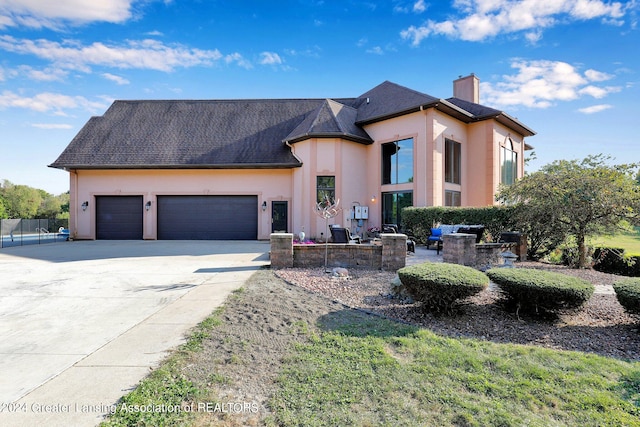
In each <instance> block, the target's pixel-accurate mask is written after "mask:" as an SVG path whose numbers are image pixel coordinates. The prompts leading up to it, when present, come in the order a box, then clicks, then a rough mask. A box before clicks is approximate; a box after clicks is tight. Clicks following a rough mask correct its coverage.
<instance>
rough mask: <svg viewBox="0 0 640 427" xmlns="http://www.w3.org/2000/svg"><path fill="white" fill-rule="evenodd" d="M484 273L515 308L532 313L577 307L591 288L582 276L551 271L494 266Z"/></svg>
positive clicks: (589, 296)
mask: <svg viewBox="0 0 640 427" xmlns="http://www.w3.org/2000/svg"><path fill="white" fill-rule="evenodd" d="M486 273H487V275H488V276H489V278H490V279H491V280H492V281H493V282H494V283H496V284H497V285H498V286H500V290H501V291H502V292H503V293H504V294H505V296H506V297H507V300H508V301H510V302H512V303H513V304H514V305H515V307H517V310H525V311H528V312H533V313H539V312H541V311H542V312H546V311H551V312H553V311H556V310H560V309H572V308H579V307H581V306H582V305H583V304H585V303H586V302H587V301H588V300H589V298H591V295H593V291H594V286H593V285H592V284H591V283H589V282H588V281H586V280H583V279H579V278H577V277H572V276H567V275H566V274H561V273H554V272H551V271H544V270H536V269H532V268H494V269H491V270H488V271H487V272H486Z"/></svg>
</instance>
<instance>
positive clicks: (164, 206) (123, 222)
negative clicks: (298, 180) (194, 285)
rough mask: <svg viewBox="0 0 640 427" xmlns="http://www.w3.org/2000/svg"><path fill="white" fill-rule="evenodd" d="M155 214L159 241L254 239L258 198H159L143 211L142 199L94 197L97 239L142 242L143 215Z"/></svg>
mask: <svg viewBox="0 0 640 427" xmlns="http://www.w3.org/2000/svg"><path fill="white" fill-rule="evenodd" d="M154 214H155V215H156V218H157V227H158V239H160V240H256V239H257V238H258V197H257V196H158V197H157V203H156V204H155V206H153V207H152V209H151V211H149V212H144V206H143V199H142V196H99V197H96V238H97V239H110V240H125V239H142V233H143V230H142V221H143V217H144V215H154Z"/></svg>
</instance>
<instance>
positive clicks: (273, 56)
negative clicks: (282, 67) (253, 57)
mask: <svg viewBox="0 0 640 427" xmlns="http://www.w3.org/2000/svg"><path fill="white" fill-rule="evenodd" d="M260 57H261V59H260V64H262V65H279V64H282V62H283V61H282V58H280V55H278V54H277V53H275V52H262V53H261V54H260Z"/></svg>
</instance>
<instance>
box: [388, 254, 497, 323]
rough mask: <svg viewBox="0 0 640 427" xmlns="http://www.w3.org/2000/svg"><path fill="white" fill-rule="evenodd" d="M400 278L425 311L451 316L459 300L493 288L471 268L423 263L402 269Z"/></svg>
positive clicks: (399, 272)
mask: <svg viewBox="0 0 640 427" xmlns="http://www.w3.org/2000/svg"><path fill="white" fill-rule="evenodd" d="M398 277H399V278H400V281H401V282H402V284H403V285H404V286H405V288H406V289H407V291H408V292H409V294H410V295H411V296H412V297H413V299H414V300H416V301H420V302H421V303H422V306H423V308H424V309H425V310H428V311H432V312H436V313H442V312H444V313H451V312H452V310H453V308H454V305H455V304H456V302H457V301H458V300H461V299H463V298H466V297H469V296H472V295H475V294H477V293H478V292H480V291H482V290H483V289H485V288H486V287H487V286H489V279H488V278H487V276H485V275H484V274H483V273H481V272H480V271H478V270H476V269H473V268H471V267H466V266H463V265H458V264H449V263H423V264H416V265H411V266H408V267H404V268H401V269H400V270H398Z"/></svg>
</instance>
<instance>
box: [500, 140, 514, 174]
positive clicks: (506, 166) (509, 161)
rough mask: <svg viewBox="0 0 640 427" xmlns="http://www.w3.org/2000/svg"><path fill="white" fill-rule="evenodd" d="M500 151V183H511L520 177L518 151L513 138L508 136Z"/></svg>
mask: <svg viewBox="0 0 640 427" xmlns="http://www.w3.org/2000/svg"><path fill="white" fill-rule="evenodd" d="M500 151H501V153H500V183H502V184H505V185H511V184H513V183H515V182H516V179H518V152H517V151H516V150H515V147H514V143H513V140H512V139H511V138H507V140H506V141H505V143H504V146H503V147H502V148H501V150H500Z"/></svg>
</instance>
